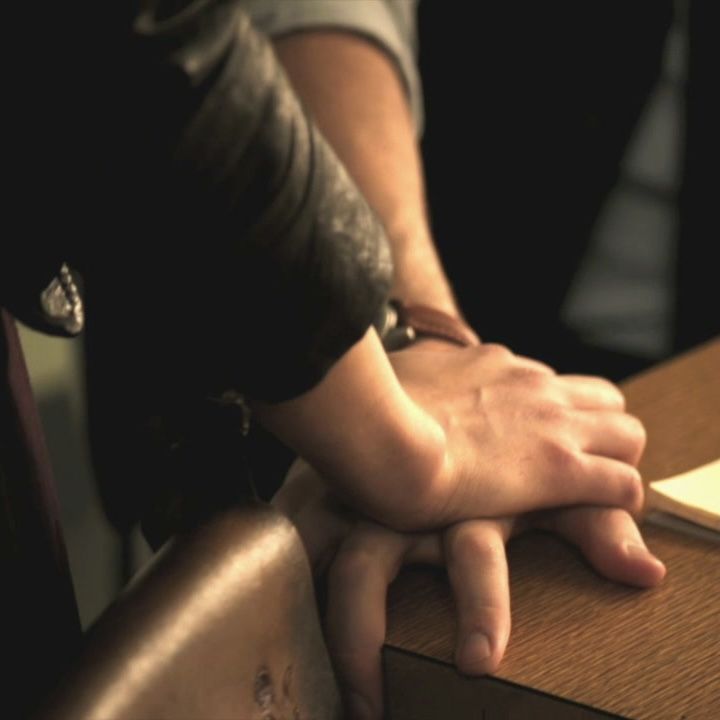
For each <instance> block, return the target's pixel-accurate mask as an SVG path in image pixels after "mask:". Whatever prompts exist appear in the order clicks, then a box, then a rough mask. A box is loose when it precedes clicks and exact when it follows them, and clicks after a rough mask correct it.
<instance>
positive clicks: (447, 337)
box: [375, 300, 480, 352]
mask: <svg viewBox="0 0 720 720" xmlns="http://www.w3.org/2000/svg"><path fill="white" fill-rule="evenodd" d="M375 327H376V328H377V331H378V334H379V335H380V339H381V340H382V343H383V347H384V348H385V350H387V351H388V352H392V351H393V350H402V349H403V348H406V347H408V346H409V345H412V344H413V343H414V342H417V341H418V340H422V339H434V340H443V341H444V342H449V343H452V344H453V345H457V346H458V347H471V346H473V345H479V344H480V339H479V338H478V336H477V335H476V334H475V333H474V332H473V331H472V330H471V329H470V328H469V327H468V326H467V325H466V324H465V323H464V322H463V321H462V320H460V319H459V318H457V317H454V316H453V315H449V314H448V313H446V312H443V311H442V310H437V309H436V308H433V307H429V306H428V305H405V304H404V303H402V302H401V301H400V300H390V301H388V302H387V303H386V304H385V306H384V307H383V308H382V310H381V313H380V317H379V318H378V320H377V322H376V323H375Z"/></svg>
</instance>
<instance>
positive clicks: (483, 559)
mask: <svg viewBox="0 0 720 720" xmlns="http://www.w3.org/2000/svg"><path fill="white" fill-rule="evenodd" d="M273 502H274V504H275V505H276V506H277V507H279V508H280V509H281V510H283V511H284V512H286V513H287V514H288V515H289V516H290V518H291V519H292V520H293V522H295V524H296V527H297V528H298V530H299V532H300V534H301V536H302V538H303V541H304V543H305V546H306V549H307V551H308V555H309V557H310V560H311V562H312V564H313V567H314V570H315V572H316V574H318V575H319V574H323V573H324V572H326V571H327V576H328V587H327V603H326V613H325V628H326V635H327V642H328V646H329V648H330V651H331V654H332V657H333V661H334V663H335V667H336V670H337V672H338V677H339V681H340V684H341V687H342V689H343V694H344V696H345V699H346V703H347V705H348V709H349V711H350V712H351V717H352V718H355V719H363V720H366V719H367V718H380V717H382V698H383V694H382V671H381V659H380V652H381V649H382V645H383V642H384V639H385V628H386V596H387V589H388V586H389V585H390V583H391V582H392V581H393V579H394V578H395V576H396V575H397V573H398V572H399V570H400V568H401V567H402V566H403V565H406V564H410V563H430V564H435V565H440V566H442V565H444V566H446V567H447V570H448V576H449V579H450V583H451V586H452V590H453V594H454V596H455V603H456V609H457V620H458V625H457V627H458V630H457V636H456V641H455V647H456V651H455V660H456V664H457V666H458V668H459V669H460V670H461V671H462V672H464V673H467V674H471V675H476V674H484V673H488V672H493V671H494V670H496V669H497V667H498V666H499V664H500V662H501V660H502V657H503V655H504V652H505V649H506V647H507V643H508V639H509V635H510V624H511V619H510V591H509V584H508V567H507V559H506V555H505V543H506V542H507V540H508V539H509V538H510V537H511V536H512V535H515V534H517V533H520V532H523V531H524V530H527V529H530V528H540V529H543V530H548V531H551V532H554V533H556V534H557V535H559V536H560V537H563V538H564V539H566V540H568V541H569V542H571V543H573V544H575V545H577V547H578V548H579V549H580V550H581V551H582V553H583V554H584V556H585V557H586V559H587V560H588V561H589V562H590V564H591V565H592V566H593V567H594V568H595V569H596V570H597V571H598V572H599V573H600V574H601V575H604V576H605V577H607V578H609V579H612V580H616V581H618V582H624V583H627V584H629V585H636V586H638V587H651V586H653V585H656V584H657V583H659V582H660V581H661V580H662V578H663V577H664V575H665V568H664V566H663V565H662V563H661V562H660V561H659V560H658V559H657V558H655V557H654V556H653V555H652V554H651V553H650V552H649V551H648V550H647V548H646V547H645V545H644V542H643V540H642V536H641V534H640V531H639V530H638V528H637V525H636V524H635V522H634V520H633V519H632V517H631V516H630V515H629V514H628V513H627V512H626V511H624V510H621V509H617V508H592V507H574V508H564V509H559V510H550V511H544V512H542V513H534V514H531V515H526V516H518V517H514V518H500V519H483V520H470V521H465V522H461V523H458V524H456V525H454V526H452V527H450V528H448V529H447V530H445V531H444V532H442V533H406V534H403V533H397V532H394V531H392V530H390V529H388V528H385V527H383V526H381V525H378V524H376V523H374V522H372V521H370V520H367V519H364V518H360V517H359V516H357V515H355V514H353V513H351V512H349V511H348V510H347V509H346V508H344V507H343V506H341V505H340V504H339V503H338V502H337V501H336V500H335V499H334V497H333V496H332V495H331V494H330V493H329V492H328V490H327V489H326V486H325V485H324V483H323V482H322V481H321V480H320V478H319V476H318V475H317V474H316V473H315V472H314V471H313V470H312V468H310V467H309V466H308V465H306V464H305V463H304V462H303V461H297V462H296V463H295V464H294V465H293V467H292V468H291V470H290V473H289V474H288V478H287V480H286V482H285V484H284V485H283V487H282V488H281V489H280V491H279V492H278V494H277V495H276V496H275V498H274V500H273ZM483 638H485V639H483Z"/></svg>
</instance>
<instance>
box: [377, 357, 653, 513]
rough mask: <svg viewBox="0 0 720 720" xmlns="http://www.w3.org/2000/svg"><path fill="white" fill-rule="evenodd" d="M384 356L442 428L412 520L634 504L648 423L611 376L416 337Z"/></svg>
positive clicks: (639, 500)
mask: <svg viewBox="0 0 720 720" xmlns="http://www.w3.org/2000/svg"><path fill="white" fill-rule="evenodd" d="M390 359H391V363H392V365H393V368H394V370H395V373H396V375H397V377H398V379H399V380H400V383H401V384H402V386H403V388H404V390H405V391H406V392H407V393H408V394H409V395H410V397H411V398H412V399H413V400H414V401H415V402H416V403H417V405H418V406H420V407H421V408H422V409H423V410H424V411H426V412H427V413H428V414H429V415H431V416H432V417H433V418H435V420H436V421H437V422H438V423H439V425H440V426H441V427H442V428H443V431H444V433H445V441H446V452H445V462H444V464H443V465H442V469H441V470H440V472H439V474H438V477H437V478H436V480H435V488H436V490H435V492H434V493H433V494H431V496H430V497H432V504H429V505H427V506H426V507H424V508H423V509H422V512H423V513H425V517H424V518H422V519H420V518H417V519H415V525H416V526H420V527H422V526H424V527H437V526H438V525H439V526H443V525H447V524H449V523H451V522H454V521H457V520H461V519H470V518H476V517H500V516H512V515H517V514H519V513H520V514H521V513H525V512H528V511H531V510H537V509H542V508H550V507H558V506H570V505H580V504H584V505H604V506H616V507H622V508H625V509H626V510H628V511H630V512H637V511H639V509H640V508H641V506H642V499H643V489H642V482H641V480H640V475H639V473H638V471H637V469H636V466H637V464H638V462H639V459H640V456H641V455H642V451H643V449H644V446H645V431H644V429H643V426H642V424H641V423H640V421H639V420H638V419H637V418H635V417H633V416H631V415H629V414H628V413H627V412H625V401H624V398H623V395H622V393H621V392H620V390H619V389H618V388H617V387H616V386H615V385H613V384H612V383H610V382H608V381H606V380H603V379H601V378H596V377H589V376H581V375H557V374H556V373H555V372H554V371H553V370H552V369H551V368H549V367H547V366H546V365H544V364H542V363H540V362H537V361H535V360H531V359H529V358H525V357H522V356H519V355H515V354H514V353H512V352H511V351H510V350H508V349H507V348H505V347H503V346H500V345H493V344H482V345H479V346H477V347H471V348H463V349H458V348H455V347H452V346H449V345H447V344H441V343H418V344H417V345H415V346H411V347H410V348H408V349H406V350H402V351H400V352H396V353H391V355H390Z"/></svg>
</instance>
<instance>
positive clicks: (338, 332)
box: [0, 0, 391, 704]
mask: <svg viewBox="0 0 720 720" xmlns="http://www.w3.org/2000/svg"><path fill="white" fill-rule="evenodd" d="M27 6H28V7H18V8H16V9H14V12H15V14H16V15H18V16H23V14H28V17H25V18H23V17H19V18H16V17H15V16H13V18H12V21H11V22H9V26H12V27H22V28H32V29H33V33H34V35H33V36H32V37H31V38H28V37H26V36H24V37H23V43H24V46H23V50H22V51H21V50H18V53H17V57H16V59H17V63H16V67H15V68H14V69H15V70H16V71H17V72H15V73H14V74H11V77H10V80H9V83H8V88H7V91H8V92H9V94H10V103H9V108H10V110H9V112H8V115H9V120H10V123H9V124H10V130H9V131H7V133H6V140H9V141H10V142H9V143H7V144H8V145H9V146H10V147H9V148H8V153H7V166H6V170H7V172H8V174H9V175H10V176H11V177H13V179H14V181H15V182H14V194H13V195H12V196H10V197H9V198H6V203H7V204H8V205H9V217H8V218H7V220H8V225H12V226H13V233H14V236H13V239H12V241H11V242H6V243H4V244H3V246H2V250H1V251H0V306H4V307H7V308H9V309H10V310H11V311H12V313H13V314H14V315H15V316H16V317H18V318H20V319H22V320H24V321H26V322H28V323H29V324H32V325H35V326H36V327H37V326H38V323H37V322H36V321H37V320H38V318H39V317H41V316H42V312H41V305H40V297H41V293H42V292H43V290H44V289H45V288H46V286H47V285H48V283H50V281H51V280H52V278H53V277H54V276H55V275H56V274H57V273H58V271H59V269H60V266H61V264H62V263H63V262H67V263H68V264H69V265H70V266H71V267H72V268H73V269H75V270H77V271H79V273H80V275H81V276H82V279H83V284H84V307H85V316H86V343H87V350H88V359H87V364H88V377H89V381H90V386H89V397H90V415H89V421H90V431H91V436H92V439H93V441H94V448H93V449H94V453H95V457H96V459H97V460H98V465H97V467H98V478H99V481H100V487H101V491H102V493H103V498H104V500H105V504H106V509H108V510H109V511H110V513H111V519H112V520H113V521H114V522H115V524H116V525H117V526H119V527H121V528H127V527H129V526H130V525H132V524H133V523H134V522H136V521H137V520H138V519H139V518H140V517H141V516H143V515H146V514H147V513H148V512H150V511H151V510H153V509H154V508H156V507H158V506H163V508H162V509H163V510H165V511H167V510H168V504H169V505H170V506H171V507H170V508H169V511H170V512H169V515H168V513H167V512H166V513H165V515H164V516H163V517H164V519H165V520H167V521H168V522H167V524H166V525H165V526H162V527H157V526H156V527H155V528H154V529H156V530H157V532H158V537H157V538H156V539H157V540H161V539H163V538H162V537H160V536H164V535H166V534H167V533H168V532H172V531H173V530H175V529H177V527H179V526H181V525H182V524H183V523H187V522H188V517H187V513H186V511H187V509H188V507H190V506H192V507H190V509H191V510H192V514H193V518H194V519H197V518H198V516H200V515H202V514H206V513H208V512H212V510H213V509H214V508H216V507H218V506H221V505H226V504H227V503H229V502H237V501H240V500H242V498H243V497H244V496H245V495H247V494H248V493H249V492H251V491H250V490H248V489H247V480H248V472H247V470H246V468H245V463H244V459H243V450H242V444H241V443H240V444H238V438H239V434H238V432H237V430H238V428H237V427H236V426H235V425H234V423H233V420H232V418H231V419H230V422H229V423H228V422H226V419H227V418H225V417H224V416H225V414H226V413H227V412H231V413H232V410H233V408H232V407H230V408H228V407H225V406H223V404H222V403H220V404H219V405H217V400H216V399H217V398H218V397H220V396H221V395H222V393H223V392H225V391H227V390H230V389H232V390H235V391H239V392H241V393H244V394H245V395H247V396H249V397H251V398H254V399H261V400H265V401H279V400H284V399H288V398H290V397H293V396H295V395H297V394H299V393H302V392H304V391H306V390H308V389H309V388H311V387H312V386H313V385H315V384H316V383H317V382H318V381H320V380H321V378H322V377H323V376H324V374H325V373H326V372H327V371H328V369H329V368H330V367H331V366H332V364H333V363H334V362H335V361H336V360H337V359H338V358H339V357H340V356H341V355H343V354H344V353H345V352H346V351H347V350H348V348H349V347H350V346H351V345H352V344H354V343H355V342H356V341H358V340H359V339H360V338H361V337H362V336H363V334H364V333H365V331H366V330H367V328H368V327H369V325H370V324H371V322H372V321H373V320H374V319H375V317H376V315H377V313H378V311H379V309H380V306H381V304H382V303H383V302H384V300H385V299H386V295H387V293H388V290H389V285H390V280H391V260H390V253H389V248H388V246H387V242H386V239H385V237H384V235H383V232H382V229H381V226H380V224H379V221H378V220H377V218H376V217H375V215H374V214H373V212H372V211H371V210H370V208H369V207H368V206H367V204H366V203H365V201H364V200H363V199H362V197H361V195H360V194H359V192H358V190H357V189H356V188H355V186H354V184H353V183H352V182H351V180H350V179H349V177H348V176H347V174H346V172H345V171H344V170H343V168H342V167H341V166H340V164H339V162H338V161H337V159H336V158H335V156H334V154H333V153H332V151H331V150H330V148H329V146H328V145H327V144H326V143H325V141H324V140H323V139H322V138H321V137H320V135H319V134H318V132H317V130H316V129H315V128H314V126H313V124H312V123H311V122H310V120H309V119H308V116H307V115H306V114H305V112H304V111H303V109H302V108H301V107H300V105H299V103H298V101H297V100H296V98H295V96H294V94H293V93H292V92H291V90H290V87H289V84H288V81H287V80H286V78H285V76H284V75H283V73H282V71H281V70H280V67H279V65H278V63H277V61H276V59H275V56H274V54H273V53H272V51H271V49H270V47H269V45H268V44H267V42H266V41H265V40H264V39H263V38H261V37H260V36H259V35H258V34H257V33H256V32H255V31H254V30H253V28H252V27H251V25H250V23H249V21H248V20H247V18H246V17H245V16H244V15H243V14H242V13H241V12H240V11H239V10H238V8H237V6H236V3H235V2H233V1H232V0H196V1H194V2H189V1H187V2H181V1H175V0H168V1H167V2H154V1H151V0H146V1H143V2H140V3H137V7H135V6H134V5H130V6H128V5H127V4H125V3H120V2H118V3H114V4H113V5H112V6H111V7H110V8H109V9H108V8H107V7H105V4H103V3H94V4H90V3H87V4H86V3H77V4H72V5H71V6H68V7H66V6H64V5H63V4H61V3H54V4H48V6H47V7H45V6H43V11H42V13H40V16H41V18H42V22H39V21H38V18H37V17H34V18H33V17H30V14H31V13H32V11H34V12H35V13H38V8H37V6H36V5H35V4H34V3H33V4H27ZM128 7H129V8H133V12H132V13H131V12H130V11H129V9H128V10H127V11H126V8H128ZM15 20H17V23H15V22H14V21H15ZM13 215H14V216H13ZM3 324H4V328H5V331H6V333H7V337H8V338H9V343H10V344H9V345H8V344H7V343H6V341H5V337H6V333H5V332H4V333H3V335H2V339H3V342H2V344H1V345H0V360H2V363H3V364H2V369H3V378H2V384H1V385H0V402H1V403H2V407H0V420H1V421H2V425H1V426H0V482H1V484H0V489H2V497H1V500H2V518H1V520H2V522H1V523H0V533H1V534H2V551H3V563H2V567H1V568H0V571H1V572H2V576H3V579H4V581H6V582H7V586H8V587H9V588H11V589H12V590H13V593H15V591H17V598H16V597H15V594H12V596H11V594H10V592H8V591H5V590H4V591H3V596H4V599H5V600H9V601H10V605H11V606H10V607H9V608H8V609H7V612H5V614H4V617H5V619H6V621H8V622H9V624H10V625H11V626H13V627H15V628H16V629H19V630H20V632H19V633H15V635H17V636H18V638H19V639H18V642H17V643H9V644H8V643H5V647H6V649H9V652H10V657H9V658H8V659H9V662H10V664H11V666H14V667H16V668H17V669H18V670H19V675H18V677H19V678H20V680H19V681H18V680H17V679H11V680H10V685H13V686H14V687H16V688H17V689H19V690H21V691H23V692H25V693H27V692H28V688H29V686H28V682H29V679H30V678H35V679H36V680H37V684H36V687H35V688H34V689H35V690H36V691H37V693H40V692H42V691H43V690H44V689H45V688H46V687H47V685H48V683H49V682H51V681H52V680H53V679H55V678H56V677H57V673H58V671H59V669H60V668H61V666H62V660H64V658H65V657H66V652H67V651H68V650H69V649H70V648H71V646H72V645H73V641H74V639H76V635H77V631H78V623H77V613H76V611H75V608H74V601H73V598H72V588H71V586H70V584H69V583H70V581H69V575H68V573H67V565H66V562H67V561H66V559H65V556H64V551H63V549H62V545H61V543H59V542H58V538H59V536H60V532H59V527H58V525H57V522H58V515H57V509H56V508H55V507H54V505H53V503H54V499H53V496H52V487H51V483H50V481H49V476H48V474H47V472H49V470H47V462H46V460H47V458H46V457H45V451H44V446H43V445H42V442H41V432H40V427H39V423H38V421H37V417H36V416H35V415H33V413H32V412H31V410H32V400H31V395H30V392H29V387H28V385H27V378H25V377H24V376H23V377H22V378H21V379H22V380H23V383H20V385H18V384H17V383H15V382H14V381H13V382H11V381H10V380H11V379H12V378H10V379H8V378H9V377H10V376H11V375H12V376H13V377H15V378H16V379H17V377H20V375H22V372H24V370H22V372H21V369H22V368H21V365H20V364H19V363H20V360H19V359H18V357H19V356H18V353H19V346H18V345H17V339H16V337H15V335H14V327H13V326H12V322H11V320H10V319H9V317H6V315H5V314H4V312H3ZM39 326H40V327H43V326H42V323H40V325H39ZM8 348H10V349H11V350H12V352H10V351H9V350H8ZM6 376H7V377H6ZM18 388H20V390H18ZM211 398H215V400H213V399H211ZM214 403H215V404H214ZM170 496H172V497H170ZM178 498H179V502H180V506H178V505H177V504H176V505H174V506H173V505H172V502H173V500H178ZM188 498H189V500H188ZM198 499H199V500H200V502H201V503H202V507H198V506H197V505H196V504H195V501H196V500H198ZM173 513H175V515H173ZM161 514H162V513H161ZM168 518H169V519H168ZM174 521H177V522H174ZM7 634H8V633H6V632H3V637H5V636H6V635H7ZM37 634H40V635H42V637H39V638H35V635H37ZM15 635H13V637H15ZM48 645H49V647H48ZM27 651H31V657H32V656H34V657H35V658H36V659H37V663H36V665H37V667H36V668H34V667H33V666H32V665H30V664H26V663H24V662H22V661H21V659H20V658H21V655H22V657H24V656H25V655H26V654H27ZM6 666H7V663H6ZM45 666H46V667H45ZM29 699H31V698H30V696H26V697H24V698H22V699H21V700H22V701H23V702H25V701H27V700H29ZM11 704H12V703H11Z"/></svg>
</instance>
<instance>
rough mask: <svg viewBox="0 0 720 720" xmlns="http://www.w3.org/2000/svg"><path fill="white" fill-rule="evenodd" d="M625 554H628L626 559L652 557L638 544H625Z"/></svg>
mask: <svg viewBox="0 0 720 720" xmlns="http://www.w3.org/2000/svg"><path fill="white" fill-rule="evenodd" d="M625 552H626V553H627V554H628V557H631V558H647V557H653V555H652V554H651V553H650V551H649V550H648V549H647V548H646V547H645V546H644V545H640V544H639V543H631V542H630V543H625Z"/></svg>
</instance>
